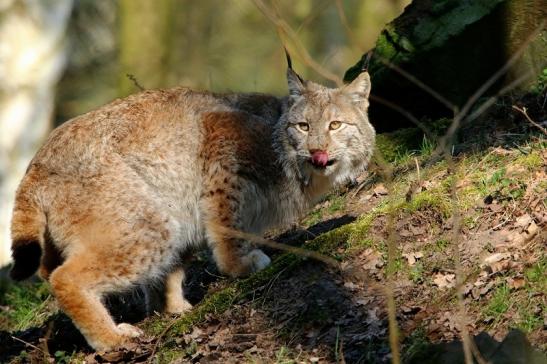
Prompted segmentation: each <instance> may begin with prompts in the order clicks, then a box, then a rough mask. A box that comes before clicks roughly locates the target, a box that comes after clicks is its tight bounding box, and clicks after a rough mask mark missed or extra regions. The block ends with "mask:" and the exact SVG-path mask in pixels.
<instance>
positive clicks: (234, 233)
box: [214, 224, 341, 269]
mask: <svg viewBox="0 0 547 364" xmlns="http://www.w3.org/2000/svg"><path fill="white" fill-rule="evenodd" d="M214 228H215V229H217V231H219V232H221V233H222V234H226V235H228V236H230V237H232V238H236V239H242V240H246V241H250V242H253V243H255V244H259V245H263V246H267V247H269V248H273V249H278V250H284V251H287V252H289V253H293V254H296V255H300V256H302V257H305V258H312V259H315V260H319V261H321V262H323V263H325V264H328V265H330V266H332V267H335V268H338V269H341V267H340V263H338V261H336V260H335V259H332V258H330V257H328V256H326V255H323V254H320V253H317V252H314V251H312V250H308V249H303V248H299V247H296V246H292V245H287V244H283V243H278V242H276V241H273V240H268V239H264V238H262V237H260V236H258V235H254V234H249V233H246V232H243V231H241V230H236V229H232V228H229V227H226V226H223V225H220V224H215V225H214Z"/></svg>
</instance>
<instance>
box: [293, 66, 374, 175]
mask: <svg viewBox="0 0 547 364" xmlns="http://www.w3.org/2000/svg"><path fill="white" fill-rule="evenodd" d="M287 77H288V82H289V90H290V100H289V109H288V112H287V114H286V119H285V124H284V128H285V130H286V140H287V142H286V145H285V148H286V149H287V152H288V153H289V154H292V155H293V156H294V158H295V159H296V161H297V165H298V168H299V170H300V173H301V175H302V176H306V177H307V178H310V177H311V176H313V175H318V176H324V177H328V178H330V179H333V180H334V181H333V182H335V183H342V182H343V181H345V180H346V179H347V178H348V177H349V176H350V172H351V174H353V175H355V171H356V170H359V169H360V168H361V167H364V165H365V164H366V163H367V162H368V160H369V159H370V156H371V154H372V148H373V145H374V135H375V133H374V129H373V128H372V126H371V125H370V123H369V121H368V116H367V109H368V105H369V103H368V96H369V93H370V77H369V75H368V73H362V74H361V75H360V76H359V77H358V78H357V79H356V80H355V81H353V82H352V83H351V84H349V85H346V86H343V87H341V88H337V89H330V88H327V87H324V86H321V85H318V84H316V83H313V82H310V81H303V80H302V79H301V78H300V77H299V76H298V75H297V74H296V73H294V71H292V70H291V69H289V71H288V74H287Z"/></svg>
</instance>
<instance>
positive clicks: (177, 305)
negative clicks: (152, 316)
mask: <svg viewBox="0 0 547 364" xmlns="http://www.w3.org/2000/svg"><path fill="white" fill-rule="evenodd" d="M191 309H192V304H191V303H190V302H188V301H187V300H185V299H184V298H182V297H180V298H177V299H176V300H173V299H171V300H169V299H168V301H167V306H166V307H165V312H167V313H177V314H181V313H184V312H186V311H190V310H191Z"/></svg>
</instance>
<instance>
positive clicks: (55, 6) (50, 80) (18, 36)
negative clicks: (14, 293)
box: [0, 0, 72, 266]
mask: <svg viewBox="0 0 547 364" xmlns="http://www.w3.org/2000/svg"><path fill="white" fill-rule="evenodd" d="M71 9H72V0H0V266H1V265H4V264H6V263H7V262H9V260H10V245H11V239H10V220H11V213H12V209H13V199H14V195H15V190H16V188H17V185H18V183H19V181H20V180H21V178H22V176H23V175H24V173H25V169H26V168H27V165H28V163H29V162H30V160H31V158H32V157H33V155H34V153H35V152H36V149H37V148H38V147H39V145H40V143H41V142H43V140H44V138H45V136H46V135H47V133H48V131H49V130H50V127H51V119H52V111H53V100H54V95H55V85H56V83H57V81H58V79H59V77H60V75H61V72H62V70H63V69H64V66H65V61H66V52H65V42H64V40H65V29H66V25H67V22H68V19H69V17H70V13H71Z"/></svg>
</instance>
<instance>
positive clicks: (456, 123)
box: [442, 21, 545, 144]
mask: <svg viewBox="0 0 547 364" xmlns="http://www.w3.org/2000/svg"><path fill="white" fill-rule="evenodd" d="M544 25H545V21H542V22H541V23H540V24H539V26H538V27H537V28H536V29H535V30H534V31H533V32H532V33H531V34H530V35H529V36H528V38H526V40H525V41H524V42H523V43H522V45H521V46H520V47H519V49H517V51H516V52H515V53H514V54H513V55H512V56H511V58H509V60H508V61H507V62H506V63H505V64H504V65H503V66H502V67H501V68H500V69H499V70H497V71H496V72H495V73H494V74H493V75H492V76H491V77H490V78H489V79H488V80H486V82H485V83H483V84H482V85H481V87H479V88H478V89H477V91H475V92H474V93H473V95H471V97H470V98H469V99H468V100H467V102H466V103H465V105H464V106H463V107H462V108H461V110H459V111H456V110H455V113H454V114H455V116H454V120H453V121H452V124H451V125H450V127H449V128H448V131H447V132H446V135H445V137H444V138H443V140H442V143H443V144H445V143H450V142H451V141H452V140H453V138H454V135H455V133H456V131H457V130H458V129H459V127H460V123H461V122H462V119H463V118H464V117H465V116H466V115H467V114H468V113H469V110H470V109H471V107H472V106H473V105H474V104H475V102H477V100H478V99H479V98H480V97H481V96H482V95H483V94H484V93H485V92H486V91H487V90H488V89H489V88H490V87H491V86H492V85H493V84H494V83H495V82H496V81H498V79H499V78H500V77H501V76H503V75H504V74H505V73H506V72H507V71H508V70H509V69H510V68H511V66H513V64H515V62H516V61H517V60H518V59H519V58H520V56H521V55H522V53H524V51H525V50H526V48H527V47H528V45H529V44H530V43H531V42H532V41H533V40H534V39H535V38H536V37H537V36H538V34H539V33H540V32H541V31H542V29H543V27H544Z"/></svg>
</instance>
